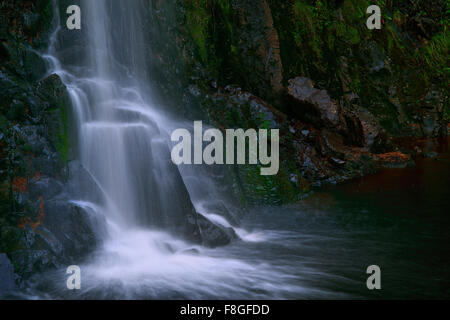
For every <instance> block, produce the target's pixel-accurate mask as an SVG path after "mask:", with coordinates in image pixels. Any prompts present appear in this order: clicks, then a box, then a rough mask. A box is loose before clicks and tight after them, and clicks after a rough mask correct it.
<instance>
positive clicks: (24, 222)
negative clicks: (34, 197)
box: [18, 196, 45, 231]
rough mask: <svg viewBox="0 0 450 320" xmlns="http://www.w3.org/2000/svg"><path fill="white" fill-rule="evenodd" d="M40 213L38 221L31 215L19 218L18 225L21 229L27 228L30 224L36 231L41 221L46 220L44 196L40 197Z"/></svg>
mask: <svg viewBox="0 0 450 320" xmlns="http://www.w3.org/2000/svg"><path fill="white" fill-rule="evenodd" d="M39 201H40V203H39V215H38V217H37V219H36V221H33V220H32V219H31V218H30V217H26V218H22V219H20V220H19V224H18V227H19V228H20V229H25V227H26V226H30V227H31V229H32V230H33V231H34V229H36V228H37V227H38V226H39V225H40V224H41V223H42V221H44V218H45V212H44V203H45V202H44V198H43V197H42V196H41V197H39Z"/></svg>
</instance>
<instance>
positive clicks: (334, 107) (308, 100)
mask: <svg viewBox="0 0 450 320" xmlns="http://www.w3.org/2000/svg"><path fill="white" fill-rule="evenodd" d="M287 93H288V94H287V100H288V101H287V103H288V105H289V109H290V112H291V113H292V114H293V115H295V117H296V118H297V119H299V120H302V121H304V122H308V123H312V124H314V125H316V126H317V127H323V126H325V127H328V128H336V129H338V128H340V126H341V119H340V116H339V112H340V111H339V105H338V104H337V103H336V101H334V100H333V99H331V98H330V96H329V94H328V92H327V91H326V90H319V89H316V88H314V86H313V83H312V81H311V80H310V79H308V78H303V77H297V78H294V79H291V80H289V86H288V88H287Z"/></svg>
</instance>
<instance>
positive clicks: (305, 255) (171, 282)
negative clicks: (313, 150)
mask: <svg viewBox="0 0 450 320" xmlns="http://www.w3.org/2000/svg"><path fill="white" fill-rule="evenodd" d="M441 151H442V152H444V153H441V154H440V155H439V156H438V158H435V159H423V160H420V161H418V165H417V167H414V168H406V169H389V170H386V171H384V172H382V173H380V174H377V175H373V176H369V177H365V178H363V179H361V180H358V181H353V182H350V183H347V184H344V185H341V186H337V187H328V188H326V189H321V190H320V191H317V192H316V193H315V194H313V195H312V196H310V197H309V198H307V199H306V200H304V201H302V202H301V203H299V204H295V205H291V206H286V207H261V208H254V209H253V210H252V211H251V212H250V214H248V215H247V216H246V217H245V218H244V220H243V222H242V225H241V227H240V229H238V230H237V232H238V234H240V235H241V237H242V240H238V241H235V242H233V243H232V244H231V245H229V246H227V247H223V248H218V249H205V248H201V247H195V248H193V247H190V246H189V245H188V244H186V243H184V242H182V241H179V242H177V241H174V240H173V237H171V236H167V235H165V234H164V233H159V232H154V231H149V230H139V231H138V230H135V231H133V232H129V233H126V234H118V235H116V236H114V237H113V239H114V241H111V242H107V243H106V244H105V248H103V249H102V250H101V251H100V252H99V253H96V254H94V255H93V257H91V258H90V259H89V260H88V262H87V263H86V264H84V266H82V270H83V272H84V277H83V288H82V290H81V291H80V292H69V291H68V290H66V289H65V288H64V286H65V281H64V279H65V277H66V275H65V274H63V272H61V273H60V274H59V275H58V274H55V273H52V274H49V275H47V276H46V277H45V276H40V277H39V279H40V281H36V283H35V285H34V286H33V289H32V290H31V296H30V295H29V296H28V297H39V298H55V297H56V298H119V299H124V298H125V299H133V298H138V299H139V298H190V299H200V298H229V299H246V298H248V299H265V298H275V299H288V298H292V299H302V298H307V299H310V298H319V299H330V298H332V299H336V298H337V299H340V298H357V299H367V298H386V299H404V298H406V299H408V298H450V275H449V273H448V270H449V268H450V249H449V243H450V242H449V240H450V217H449V212H450V210H449V203H448V199H449V196H450V188H449V186H448V181H449V177H450V166H449V160H450V158H449V153H448V149H443V150H441ZM209 218H210V219H212V220H214V221H216V222H217V223H222V224H227V222H226V220H224V219H223V218H221V217H219V216H209ZM118 232H119V231H118ZM136 244H139V245H136ZM158 247H159V248H160V250H155V248H158ZM373 264H375V265H378V266H380V268H381V273H382V274H381V286H382V290H373V291H370V290H368V289H367V288H366V279H367V277H368V275H367V274H366V269H367V267H368V266H369V265H373Z"/></svg>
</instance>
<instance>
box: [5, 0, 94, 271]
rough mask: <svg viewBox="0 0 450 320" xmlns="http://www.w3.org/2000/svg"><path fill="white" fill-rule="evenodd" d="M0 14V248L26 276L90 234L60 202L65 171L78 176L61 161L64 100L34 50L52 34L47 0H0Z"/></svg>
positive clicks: (69, 252)
mask: <svg viewBox="0 0 450 320" xmlns="http://www.w3.org/2000/svg"><path fill="white" fill-rule="evenodd" d="M0 18H1V30H0V41H1V45H0V55H1V62H0V92H1V101H0V172H1V174H0V188H1V189H0V252H2V253H6V254H7V258H8V259H10V260H11V262H12V264H13V265H14V269H15V272H16V273H17V274H18V275H20V276H23V277H28V276H30V275H32V274H34V273H36V272H38V271H42V270H45V269H47V268H51V267H55V266H58V265H60V264H65V265H69V264H70V263H73V260H74V259H75V257H79V256H80V255H82V254H85V253H86V252H88V251H89V248H92V247H93V246H94V245H95V242H96V237H95V235H94V234H93V232H92V230H91V228H90V223H89V222H88V218H89V217H88V216H89V214H88V212H86V211H84V210H82V209H81V208H78V207H76V206H73V205H70V204H69V203H68V202H67V197H66V194H67V190H68V189H70V188H71V186H69V185H68V179H69V176H71V175H72V176H73V175H78V176H79V177H80V179H81V176H82V172H81V171H82V169H80V168H78V167H77V166H76V165H71V167H69V166H68V161H69V160H70V158H71V153H72V152H71V145H72V144H73V137H72V136H71V130H70V117H71V115H70V101H69V98H68V94H67V91H66V88H65V86H64V84H63V83H62V82H61V80H60V78H59V77H58V76H57V75H47V66H46V63H45V61H44V59H43V58H42V57H41V55H40V54H39V52H40V53H42V52H45V51H46V48H47V47H48V41H49V36H50V33H51V31H52V19H53V5H52V1H44V0H43V1H11V0H7V1H1V2H0ZM86 179H87V178H85V180H86ZM2 258H3V259H6V256H3V257H2ZM68 263H69V264H68Z"/></svg>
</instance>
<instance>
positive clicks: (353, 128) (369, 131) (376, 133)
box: [344, 105, 384, 150]
mask: <svg viewBox="0 0 450 320" xmlns="http://www.w3.org/2000/svg"><path fill="white" fill-rule="evenodd" d="M344 118H345V122H346V126H347V128H346V134H345V138H346V142H347V143H348V144H350V145H355V146H358V147H364V148H367V149H368V150H370V149H371V148H372V147H373V146H374V145H377V146H380V145H381V144H382V143H383V142H382V141H377V140H382V139H383V138H384V135H383V130H382V128H381V126H380V125H379V123H378V120H377V119H376V118H375V116H374V115H372V114H371V113H370V112H369V111H367V110H366V109H364V108H362V107H359V106H357V105H352V106H351V107H347V108H345V110H344Z"/></svg>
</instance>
